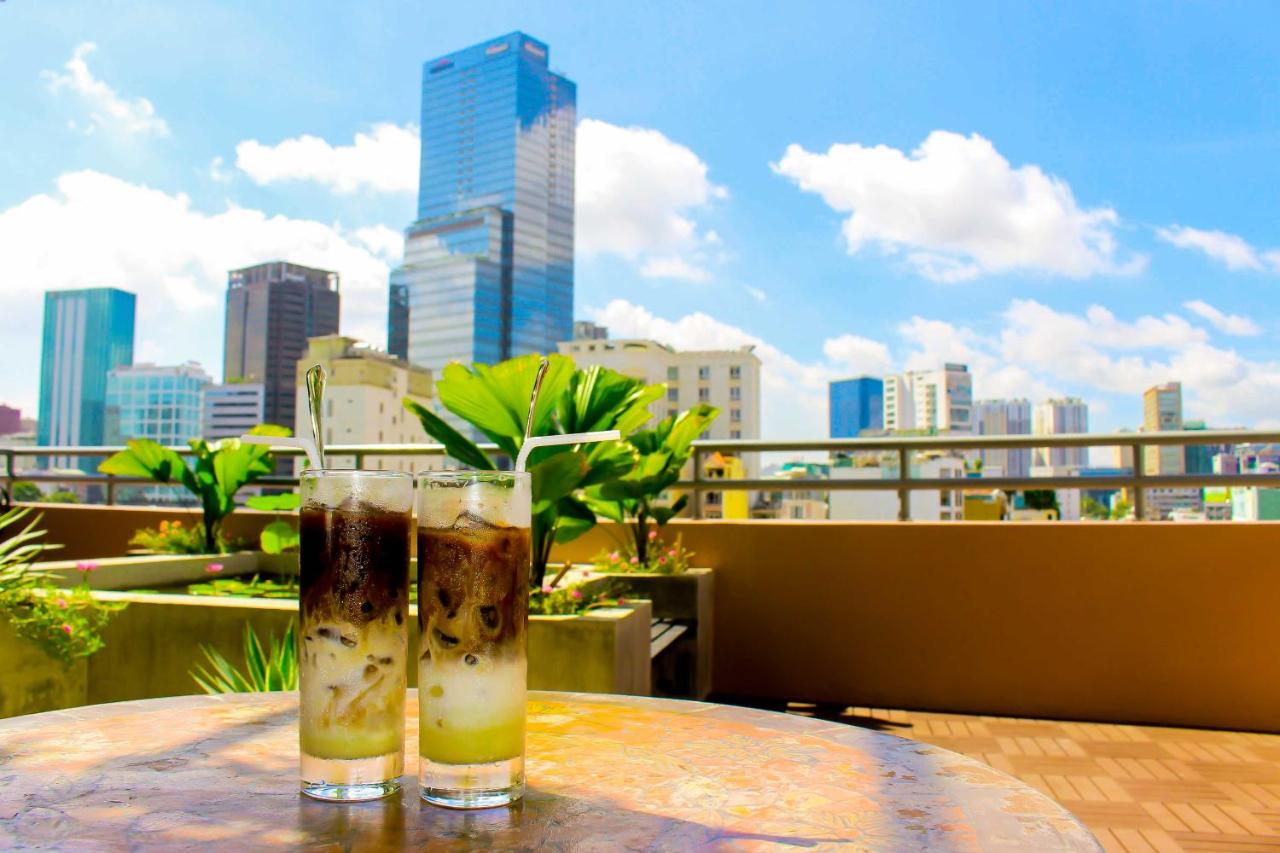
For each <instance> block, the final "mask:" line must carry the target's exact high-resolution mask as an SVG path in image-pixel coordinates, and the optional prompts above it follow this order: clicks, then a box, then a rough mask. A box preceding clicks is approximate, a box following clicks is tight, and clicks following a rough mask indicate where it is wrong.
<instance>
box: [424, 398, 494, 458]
mask: <svg viewBox="0 0 1280 853" xmlns="http://www.w3.org/2000/svg"><path fill="white" fill-rule="evenodd" d="M404 407H405V408H406V409H408V410H409V411H410V412H413V413H414V414H415V415H417V416H418V420H419V421H420V422H421V423H422V428H423V429H424V430H426V432H427V435H429V436H431V437H432V438H434V439H435V440H436V441H438V442H440V443H441V444H443V445H444V450H445V453H448V454H449V455H450V456H452V457H453V458H454V459H457V460H458V461H459V462H461V463H462V464H463V465H469V466H471V467H472V468H475V469H477V470H480V471H493V470H496V469H497V466H496V465H494V464H493V460H491V459H490V458H489V456H488V454H486V453H485V452H484V451H483V450H481V449H480V448H479V447H477V446H476V443H475V442H473V441H472V440H471V439H469V438H467V437H466V436H465V435H463V434H462V433H460V432H458V431H457V430H456V429H454V428H453V427H451V426H450V425H449V424H448V423H447V422H446V421H445V419H444V418H442V417H440V416H439V415H437V414H436V413H435V412H433V411H431V410H430V409H428V408H427V407H425V406H423V405H420V404H418V403H415V402H414V401H413V400H410V399H408V398H407V397H406V398H405V400H404Z"/></svg>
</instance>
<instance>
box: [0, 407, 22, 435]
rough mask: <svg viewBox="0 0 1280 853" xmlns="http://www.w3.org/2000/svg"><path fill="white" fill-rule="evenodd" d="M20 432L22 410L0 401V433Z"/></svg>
mask: <svg viewBox="0 0 1280 853" xmlns="http://www.w3.org/2000/svg"><path fill="white" fill-rule="evenodd" d="M17 432H22V410H21V409H15V408H14V407H13V406H6V405H4V404H3V403H0V435H13V434H14V433H17Z"/></svg>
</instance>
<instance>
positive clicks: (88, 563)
mask: <svg viewBox="0 0 1280 853" xmlns="http://www.w3.org/2000/svg"><path fill="white" fill-rule="evenodd" d="M97 569H98V564H97V563H95V562H94V561H93V560H81V561H80V562H78V563H76V571H77V572H80V573H81V574H87V573H89V572H93V571H97Z"/></svg>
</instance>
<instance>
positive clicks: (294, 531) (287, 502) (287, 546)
mask: <svg viewBox="0 0 1280 853" xmlns="http://www.w3.org/2000/svg"><path fill="white" fill-rule="evenodd" d="M301 503H302V502H301V499H299V497H298V495H297V493H296V492H284V493H282V494H278V495H254V496H253V497H251V498H249V499H248V500H247V501H245V506H247V507H249V508H250V509H260V510H264V511H266V512H274V513H281V512H293V511H294V510H296V509H297V508H298V507H299V506H300V505H301ZM299 541H300V539H299V536H298V527H297V525H295V524H293V523H291V522H288V521H285V520H284V519H283V518H281V517H280V516H279V515H277V516H276V518H275V520H274V521H272V522H271V523H270V524H268V525H266V526H265V527H263V528H262V532H261V533H260V534H258V547H260V548H261V549H262V550H263V551H264V552H265V553H267V554H283V553H285V552H286V551H296V550H298V543H299Z"/></svg>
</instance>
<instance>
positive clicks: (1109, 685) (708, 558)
mask: <svg viewBox="0 0 1280 853" xmlns="http://www.w3.org/2000/svg"><path fill="white" fill-rule="evenodd" d="M672 528H673V531H672V532H673V533H674V532H678V533H680V534H681V535H682V536H683V538H684V543H685V545H686V546H688V547H690V548H692V549H693V550H694V551H696V552H697V554H698V559H697V560H696V561H695V562H697V563H699V564H704V565H710V566H714V567H715V568H716V583H715V608H716V609H715V669H714V676H713V687H714V689H715V690H716V691H717V692H718V693H724V694H739V695H748V696H759V697H774V698H789V699H798V700H809V701H830V702H841V703H848V704H853V705H861V706H872V707H881V708H915V709H928V710H939V711H969V712H985V713H993V714H1005V715H1015V716H1035V717H1049V718H1058V719H1077V720H1108V721H1117V722H1151V723H1167V724H1177V725H1191V726H1212V727H1221V728H1241V729H1258V730H1266V731H1280V677H1278V675H1277V673H1278V672H1280V668H1278V666H1277V653H1278V650H1280V565H1277V563H1278V562H1280V560H1278V559H1277V558H1276V557H1275V556H1274V555H1275V554H1277V553H1280V547H1278V546H1280V525H1277V524H1267V523H1265V522H1264V523H1255V524H1247V523H1240V524H1223V523H1218V524H1191V523H1189V524H1177V525H1174V524H1168V523H1164V524H1160V523H1149V524H1142V523H1133V524H1067V523H1026V524H1001V523H998V522H994V523H982V522H974V523H964V524H955V523H946V522H941V523H922V522H915V523H905V524H898V523H884V524H877V523H843V522H826V523H804V522H798V523H789V522H786V521H752V522H696V521H690V522H675V523H673V525H672ZM610 541H612V540H610V539H609V538H608V536H607V535H606V532H605V531H603V530H599V529H597V530H594V531H592V532H591V533H590V534H588V536H586V537H584V538H583V539H580V540H578V541H577V542H575V543H572V545H571V546H569V547H567V548H565V549H563V550H564V553H565V554H566V555H567V556H569V557H571V558H573V559H588V558H589V557H590V556H591V555H593V554H595V553H596V552H597V551H599V550H600V549H601V548H603V547H605V546H606V545H607V544H608V543H609V542H610Z"/></svg>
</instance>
